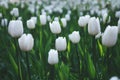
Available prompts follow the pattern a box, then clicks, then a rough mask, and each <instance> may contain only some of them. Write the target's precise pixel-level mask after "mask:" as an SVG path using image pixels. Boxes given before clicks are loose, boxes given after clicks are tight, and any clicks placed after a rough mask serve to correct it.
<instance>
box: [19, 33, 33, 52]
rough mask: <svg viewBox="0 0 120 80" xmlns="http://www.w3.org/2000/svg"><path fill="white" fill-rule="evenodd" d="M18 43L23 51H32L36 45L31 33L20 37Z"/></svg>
mask: <svg viewBox="0 0 120 80" xmlns="http://www.w3.org/2000/svg"><path fill="white" fill-rule="evenodd" d="M18 43H19V46H20V49H21V50H22V51H30V50H32V48H33V46H34V38H33V36H32V35H31V34H23V35H22V36H21V37H20V38H19V39H18Z"/></svg>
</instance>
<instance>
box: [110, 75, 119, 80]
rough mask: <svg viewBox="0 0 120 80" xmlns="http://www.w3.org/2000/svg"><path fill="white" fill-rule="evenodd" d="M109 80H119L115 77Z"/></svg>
mask: <svg viewBox="0 0 120 80" xmlns="http://www.w3.org/2000/svg"><path fill="white" fill-rule="evenodd" d="M110 80H120V79H119V78H118V77H117V76H113V77H111V78H110Z"/></svg>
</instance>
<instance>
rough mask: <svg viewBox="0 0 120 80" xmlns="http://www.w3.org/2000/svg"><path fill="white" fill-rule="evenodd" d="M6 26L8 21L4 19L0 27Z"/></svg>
mask: <svg viewBox="0 0 120 80" xmlns="http://www.w3.org/2000/svg"><path fill="white" fill-rule="evenodd" d="M7 24H8V20H7V19H6V18H5V19H2V20H1V26H7Z"/></svg>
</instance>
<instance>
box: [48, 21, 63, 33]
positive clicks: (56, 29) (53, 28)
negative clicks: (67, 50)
mask: <svg viewBox="0 0 120 80" xmlns="http://www.w3.org/2000/svg"><path fill="white" fill-rule="evenodd" d="M49 26H50V30H51V32H52V33H54V34H59V33H60V32H61V27H60V23H59V22H58V21H53V22H52V23H49Z"/></svg>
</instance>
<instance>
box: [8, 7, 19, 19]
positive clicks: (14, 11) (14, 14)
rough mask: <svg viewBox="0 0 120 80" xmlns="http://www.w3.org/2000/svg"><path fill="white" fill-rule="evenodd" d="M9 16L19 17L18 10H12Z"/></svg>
mask: <svg viewBox="0 0 120 80" xmlns="http://www.w3.org/2000/svg"><path fill="white" fill-rule="evenodd" d="M10 14H11V15H13V16H15V17H18V16H19V10H18V8H13V9H12V11H11V12H10Z"/></svg>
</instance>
